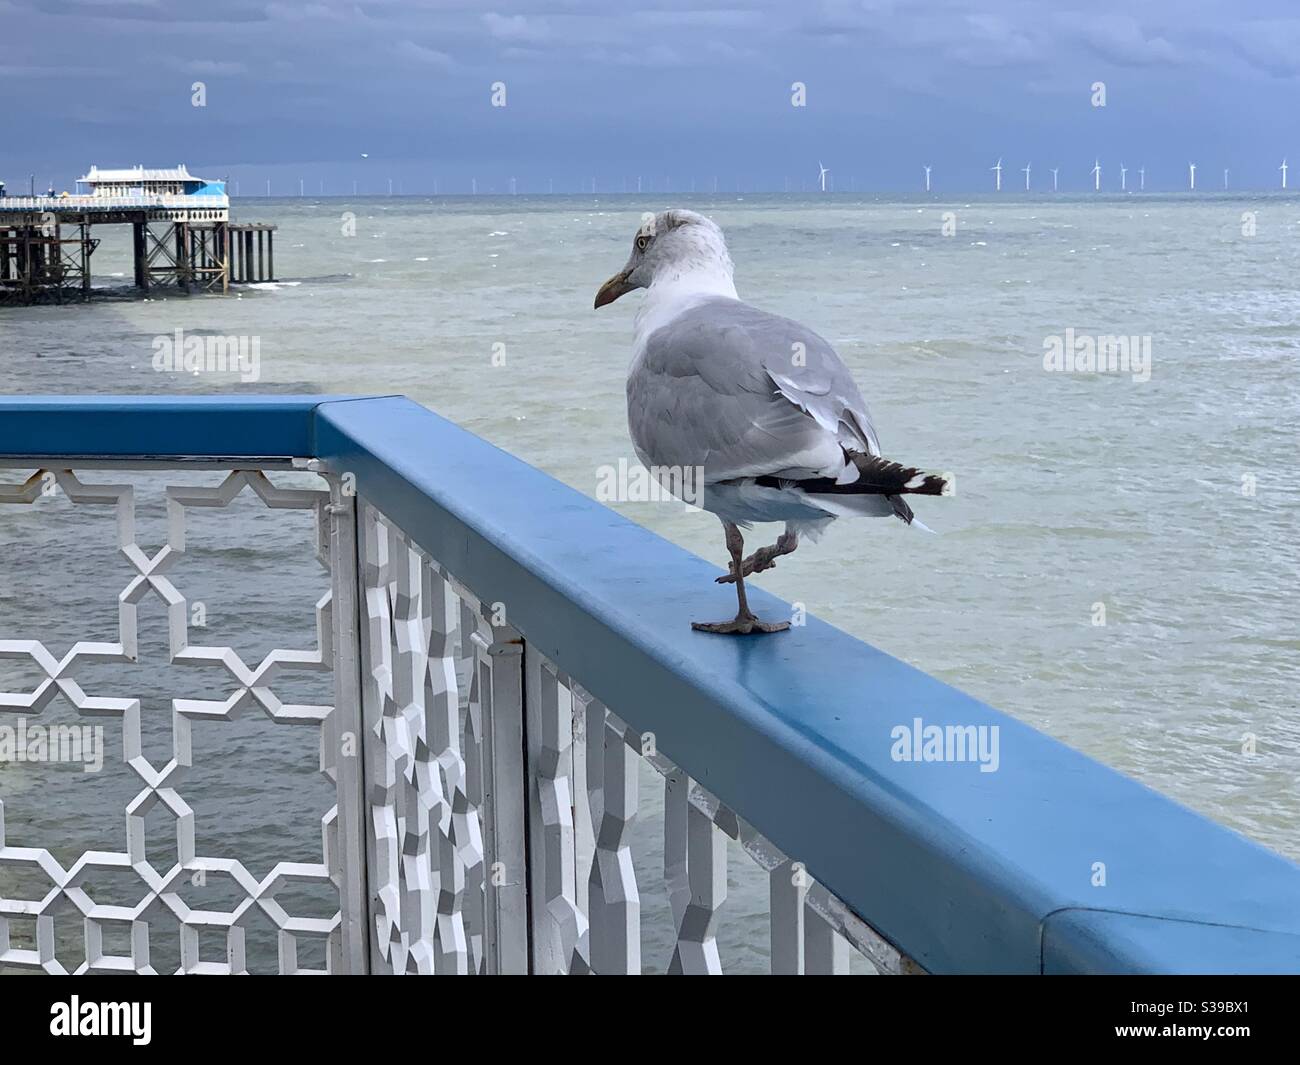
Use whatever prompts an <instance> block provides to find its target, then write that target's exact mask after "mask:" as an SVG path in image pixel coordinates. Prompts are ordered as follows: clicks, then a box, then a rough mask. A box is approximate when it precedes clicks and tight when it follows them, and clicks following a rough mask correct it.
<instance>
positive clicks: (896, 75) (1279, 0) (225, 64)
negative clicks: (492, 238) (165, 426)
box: [0, 0, 1300, 195]
mask: <svg viewBox="0 0 1300 1065" xmlns="http://www.w3.org/2000/svg"><path fill="white" fill-rule="evenodd" d="M0 40H3V44H2V45H0V99H2V100H3V106H0V179H3V180H5V181H6V182H7V183H8V186H9V191H10V192H11V193H13V192H17V191H19V190H23V191H25V190H26V188H27V185H28V182H29V175H30V174H33V173H34V174H35V175H36V183H37V184H38V185H39V186H42V187H45V186H48V185H49V184H50V183H51V182H53V183H54V184H55V186H56V187H58V188H60V189H61V188H65V187H69V186H70V185H71V183H72V182H73V181H74V180H75V178H76V177H78V176H79V175H80V174H81V173H83V172H84V171H85V170H86V169H87V168H88V167H89V166H90V164H92V163H94V164H98V165H99V166H101V167H109V166H130V165H134V164H137V163H142V164H144V165H146V166H173V165H176V164H177V163H180V162H184V163H186V164H187V165H188V166H189V167H190V169H191V170H192V171H193V172H195V173H197V174H200V175H202V176H204V177H210V178H219V177H229V178H230V179H231V180H232V181H238V182H239V183H240V186H241V192H242V193H243V194H244V195H249V194H264V193H265V191H266V182H267V181H268V180H269V181H270V182H271V190H272V193H273V194H275V195H292V194H297V193H298V191H299V181H300V180H301V181H302V188H303V189H304V190H305V191H306V192H307V193H308V194H317V193H319V192H320V190H321V189H324V191H325V192H326V193H327V194H343V193H351V192H352V189H353V183H354V182H355V183H356V188H357V190H358V191H359V192H361V193H363V194H383V193H385V192H387V190H388V182H389V180H390V179H392V181H393V189H394V191H401V192H404V193H407V194H412V193H427V192H432V191H434V189H435V183H436V188H437V191H439V192H441V193H444V194H450V193H468V192H470V191H471V188H473V187H476V188H477V190H478V191H479V192H480V193H484V192H490V191H495V192H507V191H509V190H510V188H511V181H512V179H513V181H514V186H513V187H514V188H515V189H516V190H517V191H518V192H520V193H530V192H546V191H548V190H554V191H555V192H576V191H580V190H582V191H588V190H590V189H591V188H592V183H593V182H594V184H595V188H596V189H597V190H598V191H600V192H618V191H622V190H623V189H625V188H627V189H630V190H632V189H635V187H636V182H637V179H638V177H640V179H641V181H642V183H643V188H644V190H645V191H656V192H668V191H681V192H686V191H688V190H689V189H690V188H691V186H692V183H695V186H696V187H697V188H698V189H699V190H701V191H707V190H710V189H712V187H713V182H714V181H715V179H716V180H717V182H718V187H719V188H720V189H721V190H725V191H730V190H733V189H740V190H742V191H758V190H774V191H781V190H782V189H784V188H786V187H789V188H790V189H791V190H793V191H798V190H799V189H800V188H807V189H809V190H811V189H813V188H814V187H815V185H816V183H817V180H818V167H819V164H820V165H824V166H825V167H827V168H828V170H829V178H828V180H829V182H830V183H831V185H832V187H833V188H834V189H835V190H836V191H849V190H850V189H852V190H854V191H860V192H867V191H873V190H879V191H903V190H918V189H919V188H920V187H921V185H922V182H923V180H924V179H923V174H922V167H923V166H924V165H926V164H929V165H931V166H932V167H933V171H932V174H933V177H932V180H933V183H934V187H935V188H936V190H942V189H950V190H953V191H979V190H990V191H991V189H992V185H993V175H992V174H991V172H990V169H989V168H990V167H992V166H993V165H994V163H995V162H996V161H997V160H998V158H999V157H1001V158H1002V160H1003V165H1004V166H1005V167H1006V170H1004V173H1003V185H1004V188H1006V189H1011V188H1023V182H1024V175H1023V174H1022V173H1021V169H1020V168H1022V167H1024V166H1025V165H1026V164H1030V165H1031V166H1032V167H1033V172H1032V176H1033V180H1034V183H1035V187H1036V188H1044V187H1046V186H1047V185H1048V184H1050V180H1051V178H1050V174H1049V173H1048V170H1049V168H1050V167H1058V168H1060V185H1061V188H1062V190H1063V191H1064V190H1078V191H1082V190H1084V189H1087V188H1090V187H1091V185H1092V178H1091V176H1090V172H1091V170H1092V167H1093V163H1094V160H1100V162H1101V165H1102V174H1103V185H1104V187H1107V188H1110V187H1114V188H1115V189H1118V182H1119V166H1120V164H1121V163H1123V164H1124V165H1125V166H1127V167H1128V168H1129V170H1130V174H1129V181H1130V182H1132V181H1133V180H1134V172H1135V171H1136V169H1137V168H1138V167H1139V166H1141V167H1144V168H1145V169H1146V172H1147V186H1148V188H1170V189H1174V188H1184V187H1186V181H1187V164H1188V162H1189V161H1195V162H1196V163H1197V165H1198V186H1199V187H1202V188H1204V187H1220V186H1221V185H1222V174H1223V169H1224V168H1229V169H1230V171H1231V173H1230V181H1231V183H1232V185H1233V187H1241V188H1246V187H1253V188H1271V187H1276V186H1277V184H1278V179H1279V174H1278V170H1277V168H1278V165H1279V163H1280V162H1281V161H1282V158H1283V157H1284V156H1287V155H1289V156H1290V157H1291V159H1292V160H1294V161H1295V162H1297V163H1300V106H1297V105H1298V104H1300V3H1298V2H1297V0H1234V2H1229V0H1125V2H1114V0H915V2H905V0H805V2H800V0H719V2H718V3H717V5H716V6H710V0H694V2H690V3H688V2H684V0H645V2H640V3H629V4H617V3H613V2H611V0H599V2H597V0H514V2H511V0H481V2H476V3H473V2H442V0H424V2H412V0H351V2H344V0H318V2H306V3H290V2H285V0H275V2H267V0H207V2H206V3H200V2H194V0H191V2H163V0H66V2H55V0H0ZM196 82H201V83H202V85H203V91H202V102H203V104H204V106H201V107H200V106H194V103H195V99H196V97H195V89H194V85H195V83H196ZM1098 82H1101V83H1103V84H1104V87H1105V106H1095V102H1096V100H1097V93H1096V90H1094V88H1093V86H1094V85H1095V84H1096V83H1098ZM796 83H798V85H802V86H803V87H804V95H803V106H796V103H797V95H798V90H797V88H796ZM494 86H496V89H495V103H501V102H504V106H494ZM502 87H503V88H504V99H503V97H502V91H501V89H502ZM363 156H364V157H363ZM1296 179H1297V180H1300V173H1297V174H1296ZM1130 187H1132V186H1131V185H1130Z"/></svg>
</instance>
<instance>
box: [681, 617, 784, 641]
mask: <svg viewBox="0 0 1300 1065" xmlns="http://www.w3.org/2000/svg"><path fill="white" fill-rule="evenodd" d="M789 627H790V623H789V622H788V621H759V620H758V618H756V617H755V616H754V615H753V614H737V615H736V616H735V617H734V618H732V620H730V621H692V622H691V628H693V629H694V630H695V631H696V632H716V633H717V634H718V635H719V636H752V635H754V634H755V633H760V632H784V631H785V630H786V629H788V628H789Z"/></svg>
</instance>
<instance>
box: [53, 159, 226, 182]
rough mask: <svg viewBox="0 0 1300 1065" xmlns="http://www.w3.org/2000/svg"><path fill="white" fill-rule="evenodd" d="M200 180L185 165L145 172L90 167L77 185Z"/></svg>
mask: <svg viewBox="0 0 1300 1065" xmlns="http://www.w3.org/2000/svg"><path fill="white" fill-rule="evenodd" d="M202 180H203V179H202V178H198V177H195V176H194V175H193V174H191V173H190V172H189V170H188V169H187V168H186V166H185V164H184V163H182V164H181V165H180V166H178V167H175V168H172V169H164V170H146V169H145V168H144V167H143V166H136V167H130V168H127V169H120V170H101V169H100V168H99V167H97V166H92V167H91V168H90V172H89V173H88V174H86V176H85V177H82V178H78V179H77V181H78V183H80V182H83V181H84V182H86V183H88V184H92V185H93V184H95V183H97V182H110V181H112V182H126V181H139V182H145V181H202Z"/></svg>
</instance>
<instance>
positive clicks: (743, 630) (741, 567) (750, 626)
mask: <svg viewBox="0 0 1300 1065" xmlns="http://www.w3.org/2000/svg"><path fill="white" fill-rule="evenodd" d="M723 528H724V529H726V532H727V552H728V553H729V554H730V555H731V579H732V580H735V582H736V607H737V609H736V616H735V617H734V618H732V619H731V620H730V621H692V622H691V628H693V629H694V630H695V631H696V632H713V633H717V634H718V635H720V636H751V635H753V634H754V633H759V632H783V631H785V630H786V629H788V628H789V627H790V622H788V621H759V620H758V618H757V617H755V616H754V614H753V613H751V612H750V609H749V601H748V600H747V599H746V597H745V574H746V573H747V572H750V571H748V570H746V569H745V563H747V562H749V561H751V560H750V559H746V558H743V555H744V552H745V543H744V541H743V540H742V539H741V536H740V529H738V528H737V527H736V526H735V525H733V524H732V523H730V522H723ZM783 544H786V546H785V547H784V548H783V547H782V545H783ZM795 544H796V540H795V537H794V534H793V533H790V532H787V533H785V534H784V535H783V536H782V537H781V538H780V540H778V541H777V543H776V546H775V547H765V548H763V549H762V550H759V551H755V552H754V555H753V557H754V558H758V557H759V556H760V555H763V554H764V553H765V552H766V553H769V554H770V557H769V558H768V559H767V563H766V565H764V567H763V568H764V569H766V568H768V566H770V565H771V564H772V561H771V560H772V558H775V557H776V556H777V555H786V554H789V553H790V552H791V551H793V550H794V549H795ZM718 579H719V580H720V581H721V580H722V578H718Z"/></svg>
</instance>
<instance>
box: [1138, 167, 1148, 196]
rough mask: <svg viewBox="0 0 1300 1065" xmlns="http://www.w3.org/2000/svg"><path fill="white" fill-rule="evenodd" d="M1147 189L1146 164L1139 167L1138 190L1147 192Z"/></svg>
mask: <svg viewBox="0 0 1300 1065" xmlns="http://www.w3.org/2000/svg"><path fill="white" fill-rule="evenodd" d="M1146 190H1147V168H1146V167H1144V166H1140V167H1138V192H1146Z"/></svg>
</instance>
